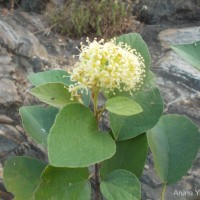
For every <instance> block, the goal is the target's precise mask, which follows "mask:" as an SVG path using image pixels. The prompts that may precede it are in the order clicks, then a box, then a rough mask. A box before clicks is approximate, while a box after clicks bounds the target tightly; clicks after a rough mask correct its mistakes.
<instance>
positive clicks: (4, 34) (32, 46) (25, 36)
mask: <svg viewBox="0 0 200 200" xmlns="http://www.w3.org/2000/svg"><path fill="white" fill-rule="evenodd" d="M0 45H1V46H2V47H4V48H6V49H7V51H8V52H11V53H13V54H18V55H22V56H25V57H29V58H30V57H33V56H40V57H41V56H43V57H45V56H47V52H46V50H45V48H44V47H43V46H42V45H41V44H40V43H39V41H38V39H37V38H36V37H35V36H34V35H33V34H32V33H30V32H29V31H28V30H26V29H23V28H22V27H21V26H19V25H15V26H14V24H12V27H11V26H10V25H9V24H8V23H7V22H5V21H1V20H0Z"/></svg>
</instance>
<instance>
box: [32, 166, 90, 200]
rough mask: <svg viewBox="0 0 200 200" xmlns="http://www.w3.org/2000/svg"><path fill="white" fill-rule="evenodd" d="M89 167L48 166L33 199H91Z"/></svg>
mask: <svg viewBox="0 0 200 200" xmlns="http://www.w3.org/2000/svg"><path fill="white" fill-rule="evenodd" d="M88 176H89V174H88V169H87V168H80V169H69V168H55V167H51V166H48V167H47V168H46V169H45V171H44V172H43V174H42V177H41V182H40V184H39V186H38V188H37V190H36V192H35V194H34V197H33V198H32V200H44V199H45V200H51V199H52V200H54V199H55V200H68V199H69V200H90V197H91V188H90V183H89V180H88Z"/></svg>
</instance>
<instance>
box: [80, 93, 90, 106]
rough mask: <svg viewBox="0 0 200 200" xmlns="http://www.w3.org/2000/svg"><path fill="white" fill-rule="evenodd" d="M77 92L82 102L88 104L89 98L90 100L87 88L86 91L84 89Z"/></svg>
mask: <svg viewBox="0 0 200 200" xmlns="http://www.w3.org/2000/svg"><path fill="white" fill-rule="evenodd" d="M79 94H81V98H82V101H83V104H84V105H85V106H86V107H88V106H89V105H90V100H91V92H90V90H88V92H86V91H85V90H84V91H83V92H82V93H81V92H79Z"/></svg>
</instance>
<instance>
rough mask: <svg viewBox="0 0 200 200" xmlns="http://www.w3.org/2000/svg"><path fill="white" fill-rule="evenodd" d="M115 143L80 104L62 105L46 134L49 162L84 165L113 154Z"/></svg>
mask: <svg viewBox="0 0 200 200" xmlns="http://www.w3.org/2000/svg"><path fill="white" fill-rule="evenodd" d="M115 151H116V145H115V142H114V141H113V139H112V138H111V136H110V135H109V134H108V133H105V132H100V131H98V127H97V122H96V119H95V118H94V116H93V114H92V112H91V111H90V110H89V109H88V108H86V107H84V106H83V105H81V104H77V103H74V104H69V105H67V106H65V107H63V108H62V109H61V111H60V113H59V114H58V115H57V117H56V121H55V123H54V125H53V127H52V129H51V131H50V134H49V137H48V154H49V160H50V163H51V165H53V166H57V167H85V166H89V165H92V164H94V163H97V162H101V161H103V160H106V159H108V158H110V157H111V156H113V154H114V153H115Z"/></svg>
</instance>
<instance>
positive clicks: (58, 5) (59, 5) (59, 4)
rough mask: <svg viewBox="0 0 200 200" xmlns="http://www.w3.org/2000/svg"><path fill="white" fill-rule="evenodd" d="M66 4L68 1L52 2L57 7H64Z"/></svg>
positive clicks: (52, 0)
mask: <svg viewBox="0 0 200 200" xmlns="http://www.w3.org/2000/svg"><path fill="white" fill-rule="evenodd" d="M65 2H66V0H51V3H53V4H54V5H55V6H57V7H62V6H63V5H64V4H65Z"/></svg>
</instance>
